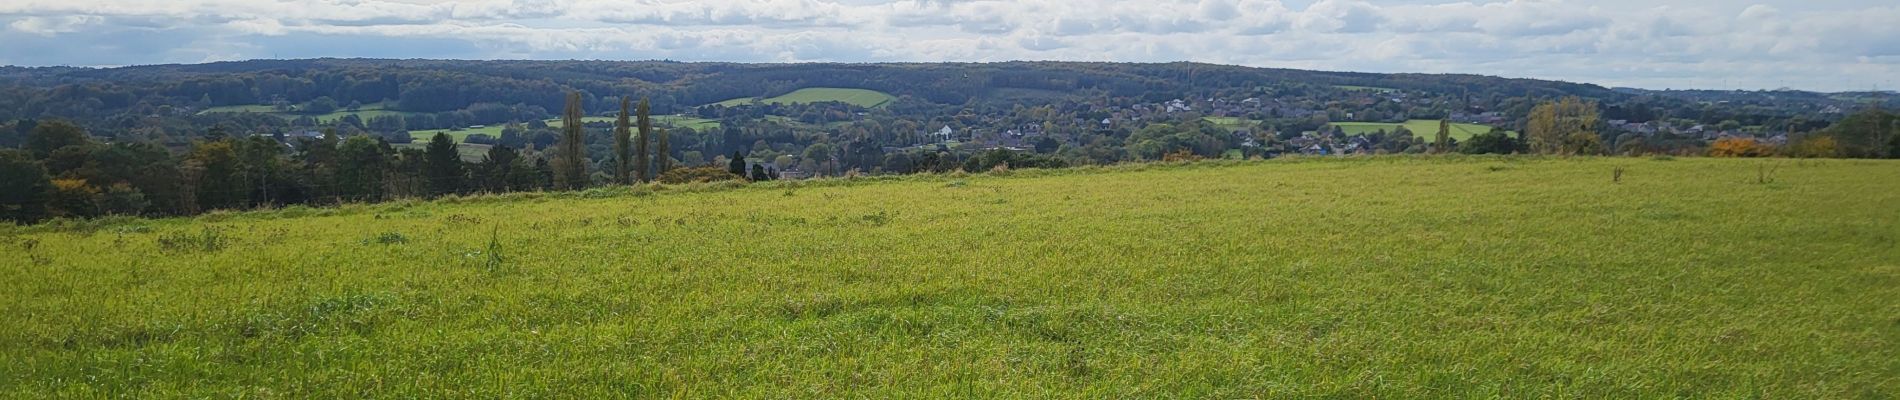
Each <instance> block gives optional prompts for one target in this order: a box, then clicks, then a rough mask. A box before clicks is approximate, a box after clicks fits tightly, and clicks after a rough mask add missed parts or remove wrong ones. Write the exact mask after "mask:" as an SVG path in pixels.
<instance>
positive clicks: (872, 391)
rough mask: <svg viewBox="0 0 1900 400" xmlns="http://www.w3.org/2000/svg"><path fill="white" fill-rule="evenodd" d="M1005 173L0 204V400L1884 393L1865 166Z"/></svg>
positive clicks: (1897, 233)
mask: <svg viewBox="0 0 1900 400" xmlns="http://www.w3.org/2000/svg"><path fill="white" fill-rule="evenodd" d="M1771 166H1772V167H1771ZM1619 169H1620V170H1622V171H1624V172H1623V173H1622V174H1621V182H1620V183H1617V182H1612V176H1613V171H1617V170H1619ZM1006 175H1007V176H967V177H966V176H928V175H927V176H913V177H902V178H875V179H860V180H852V181H822V182H818V183H804V184H800V183H796V182H773V183H766V184H758V185H753V186H748V187H735V186H737V185H694V186H675V187H666V188H661V189H657V190H655V189H637V190H634V189H626V188H618V189H596V190H594V191H590V192H584V193H567V194H516V195H509V196H503V197H499V198H492V197H491V198H474V199H457V200H448V201H439V202H433V203H424V202H414V203H396V204H385V205H372V206H361V205H359V206H349V207H343V208H340V209H306V208H293V209H285V210H278V211H273V212H259V213H240V214H210V215H206V216H203V217H199V218H193V219H168V220H153V221H145V220H131V221H117V222H114V223H110V224H67V225H51V226H39V227H18V228H0V246H4V247H0V248H4V249H5V252H4V254H5V256H4V257H0V275H4V276H6V279H4V280H0V327H5V329H0V360H5V361H6V362H4V363H0V397H142V398H152V397H194V398H195V397H263V398H276V397H287V398H339V397H341V398H359V397H376V398H416V397H550V398H598V397H619V396H654V397H657V396H679V397H726V396H738V397H766V398H812V397H861V398H941V397H983V398H993V397H1005V398H1015V397H1071V398H1155V397H1163V398H1167V397H1184V398H1283V397H1334V398H1472V397H1489V398H1498V397H1501V398H1547V397H1556V398H1592V399H1623V398H1681V397H1689V398H1887V397H1891V396H1892V395H1893V394H1894V393H1900V361H1896V360H1900V246H1896V243H1897V242H1900V213H1897V212H1896V210H1900V163H1895V162H1883V161H1792V160H1775V161H1762V160H1738V159H1731V160H1718V159H1674V160H1671V159H1633V158H1602V159H1536V158H1456V157H1453V158H1438V159H1432V158H1347V159H1324V160H1316V159H1291V160H1275V161H1264V162H1206V163H1200V164H1189V165H1136V166H1122V167H1108V168H1078V169H1071V170H1058V171H1014V172H1012V173H1008V174H1006Z"/></svg>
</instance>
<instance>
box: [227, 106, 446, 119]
mask: <svg viewBox="0 0 1900 400" xmlns="http://www.w3.org/2000/svg"><path fill="white" fill-rule="evenodd" d="M388 107H389V106H388V105H387V104H384V103H374V104H365V105H363V107H362V108H360V109H357V110H356V111H347V110H342V109H338V110H336V111H334V112H329V113H324V114H299V113H294V112H279V111H277V109H276V108H274V107H271V106H268V105H242V106H218V107H211V108H207V109H205V110H204V111H199V112H198V113H199V114H211V113H264V114H270V115H274V116H277V117H279V118H283V119H297V118H301V117H306V116H308V117H312V118H316V120H317V122H319V123H329V122H333V121H336V120H337V119H339V118H343V117H344V116H346V115H356V117H357V118H361V119H362V120H363V121H369V120H370V118H375V117H380V116H385V115H405V116H406V115H411V114H416V113H412V112H406V111H396V110H391V109H388Z"/></svg>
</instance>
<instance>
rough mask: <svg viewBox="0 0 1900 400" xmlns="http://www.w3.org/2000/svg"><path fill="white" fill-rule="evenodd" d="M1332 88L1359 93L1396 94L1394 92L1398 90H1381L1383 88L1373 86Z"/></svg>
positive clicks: (1338, 86) (1339, 86)
mask: <svg viewBox="0 0 1900 400" xmlns="http://www.w3.org/2000/svg"><path fill="white" fill-rule="evenodd" d="M1333 87H1336V88H1340V89H1345V90H1360V91H1368V92H1396V91H1399V90H1398V89H1393V88H1383V87H1374V86H1353V85H1333Z"/></svg>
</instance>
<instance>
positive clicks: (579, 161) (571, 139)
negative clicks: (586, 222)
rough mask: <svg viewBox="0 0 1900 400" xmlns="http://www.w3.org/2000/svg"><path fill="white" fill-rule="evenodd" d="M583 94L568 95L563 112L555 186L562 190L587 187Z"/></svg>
mask: <svg viewBox="0 0 1900 400" xmlns="http://www.w3.org/2000/svg"><path fill="white" fill-rule="evenodd" d="M581 116H582V113H581V93H580V92H568V93H567V108H566V109H565V110H564V111H562V112H561V122H562V125H561V141H560V143H559V144H557V145H556V148H555V154H554V186H555V188H557V189H561V190H576V189H581V188H584V187H587V181H588V177H587V145H586V143H584V142H585V141H586V137H585V136H584V135H582V133H581V132H582V131H581V129H582V126H581Z"/></svg>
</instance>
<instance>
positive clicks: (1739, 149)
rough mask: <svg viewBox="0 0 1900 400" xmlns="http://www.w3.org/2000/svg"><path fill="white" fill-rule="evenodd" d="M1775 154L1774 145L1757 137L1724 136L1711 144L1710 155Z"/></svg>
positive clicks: (1743, 155) (1758, 155)
mask: <svg viewBox="0 0 1900 400" xmlns="http://www.w3.org/2000/svg"><path fill="white" fill-rule="evenodd" d="M1773 155H1775V148H1774V146H1769V145H1767V144H1763V143H1761V142H1757V141H1755V139H1745V138H1732V137H1731V138H1722V139H1721V140H1716V141H1715V143H1713V144H1710V145H1709V156H1710V157H1768V156H1773Z"/></svg>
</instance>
